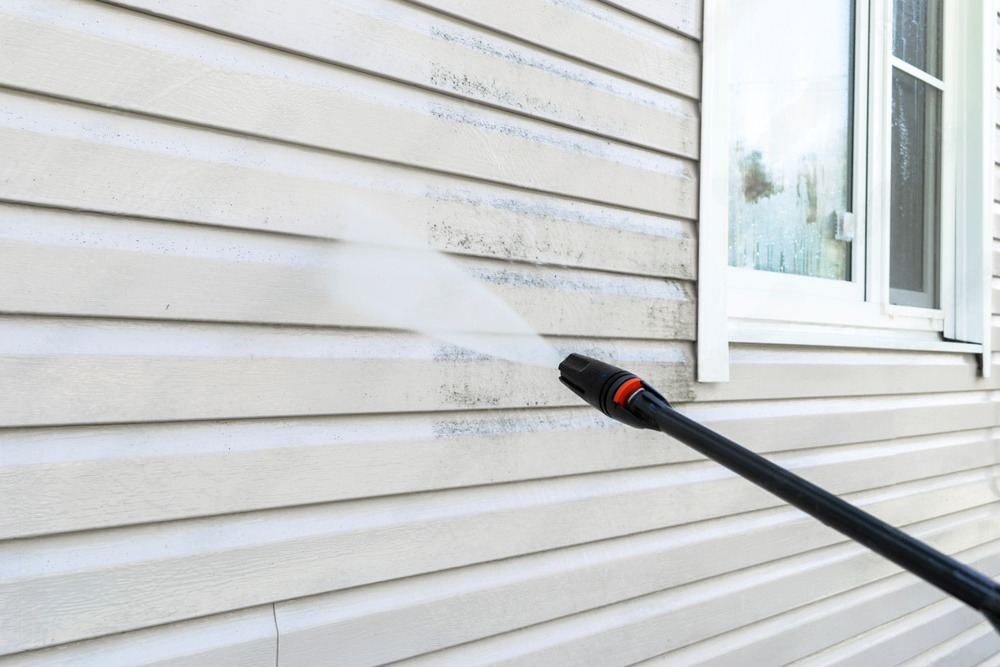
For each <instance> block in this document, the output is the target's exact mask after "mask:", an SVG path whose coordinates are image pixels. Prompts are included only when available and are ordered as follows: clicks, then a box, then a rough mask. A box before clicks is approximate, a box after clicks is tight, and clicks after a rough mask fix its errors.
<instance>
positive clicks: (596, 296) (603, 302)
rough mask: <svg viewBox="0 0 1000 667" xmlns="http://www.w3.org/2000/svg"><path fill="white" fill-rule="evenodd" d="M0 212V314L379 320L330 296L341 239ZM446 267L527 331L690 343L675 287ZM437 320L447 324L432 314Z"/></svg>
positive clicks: (682, 300) (482, 322) (592, 276)
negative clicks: (483, 290)
mask: <svg viewBox="0 0 1000 667" xmlns="http://www.w3.org/2000/svg"><path fill="white" fill-rule="evenodd" d="M5 213H6V214H8V215H3V214H5ZM0 216H3V217H2V218H0V284H3V285H5V286H6V287H7V289H6V290H4V292H3V293H0V311H5V312H12V313H32V314H47V315H55V314H61V315H76V316H105V317H124V318H146V319H178V320H205V321H207V320H213V321H232V322H258V323H275V324H300V325H301V324H308V325H326V326H344V327H377V326H381V325H384V324H386V322H385V321H384V320H382V319H380V316H379V313H378V312H374V311H358V310H356V309H354V308H352V307H351V304H350V303H345V302H344V300H343V298H342V297H338V291H337V290H336V289H335V282H336V280H338V279H341V278H342V276H339V275H338V274H336V273H334V269H335V266H334V265H336V264H337V263H339V262H342V261H350V260H349V255H350V254H351V253H352V252H354V251H355V248H354V247H353V246H351V245H350V244H348V245H346V246H342V245H330V244H323V243H320V242H317V241H316V240H314V239H310V240H307V239H296V238H283V237H279V236H276V235H273V234H255V233H249V232H235V231H224V230H218V229H210V228H203V229H195V228H192V227H190V226H189V225H181V224H166V223H155V222H151V221H145V220H123V219H121V218H105V217H98V216H82V215H69V214H66V213H64V212H60V211H42V210H32V209H29V208H17V207H5V206H3V205H0ZM390 252H391V251H389V250H385V251H384V253H385V255H386V259H387V260H393V259H395V260H399V261H403V262H407V261H409V262H410V264H414V263H416V266H417V267H420V268H427V265H426V258H427V256H426V254H424V252H423V251H417V253H416V254H415V255H413V254H412V253H407V252H405V251H396V253H394V254H390ZM408 257H410V258H411V259H409V260H408ZM421 262H423V263H421ZM95 266H99V267H101V270H100V271H95V270H94V267H95ZM455 266H456V267H457V268H458V269H459V275H461V273H463V272H464V273H465V274H466V275H468V276H470V278H474V279H476V280H478V281H479V282H480V283H482V284H483V285H485V286H486V287H487V289H488V290H489V291H490V292H492V293H493V294H494V295H496V296H497V297H498V298H499V299H500V300H501V301H503V302H504V303H506V304H509V305H510V306H511V307H512V309H513V310H514V311H515V312H516V313H517V314H518V315H520V316H521V317H523V318H524V320H525V321H526V322H527V323H528V324H529V325H530V327H531V328H532V329H533V330H535V331H538V332H540V333H544V334H561V335H576V336H595V337H602V336H605V337H618V338H627V337H632V338H652V339H686V340H692V339H693V338H694V301H693V295H692V294H691V291H690V289H689V288H688V286H687V285H685V284H684V283H678V282H667V281H663V280H654V279H652V278H634V277H626V276H621V275H615V274H607V273H594V272H582V271H571V270H560V269H550V268H543V267H536V266H532V265H527V264H523V265H513V264H509V263H503V264H500V263H498V262H495V261H484V260H471V259H463V260H456V262H455ZM359 270H364V269H359ZM388 274H389V276H390V279H393V278H394V279H396V280H397V281H398V282H400V284H398V285H395V288H396V289H398V290H401V291H405V290H406V288H407V285H406V283H405V282H404V281H403V280H402V276H400V275H398V274H392V272H391V271H390V272H388ZM384 275H385V271H384V270H383V271H376V269H375V268H372V269H370V273H368V274H364V273H362V274H361V275H360V276H359V278H358V279H359V280H362V281H367V280H372V281H374V280H378V279H380V278H382V277H383V276H384ZM470 282H471V280H470ZM442 287H445V286H442ZM341 289H342V288H341ZM362 289H363V288H362ZM427 296H428V295H427V294H425V293H424V292H418V293H416V294H414V298H421V297H423V298H426V297H427ZM475 312H476V311H475V306H474V305H472V304H470V305H469V306H468V307H465V308H463V309H461V311H460V313H461V314H462V315H463V316H464V317H462V318H460V320H461V321H457V322H455V326H456V327H463V326H464V327H472V328H475V327H477V326H480V327H482V330H485V331H497V330H499V331H505V330H507V331H509V327H508V328H507V329H504V328H500V329H497V328H495V327H496V326H500V327H503V325H504V323H503V322H501V323H499V324H498V323H497V322H496V318H495V317H493V316H492V314H491V312H490V311H489V309H488V308H484V309H483V311H482V312H481V315H480V317H479V319H478V321H475V322H469V321H468V319H469V317H468V315H470V314H472V313H475ZM439 325H440V326H441V327H442V328H447V324H446V320H445V319H443V318H442V320H441V321H440V322H439Z"/></svg>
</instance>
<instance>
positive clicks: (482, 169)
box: [0, 70, 697, 218]
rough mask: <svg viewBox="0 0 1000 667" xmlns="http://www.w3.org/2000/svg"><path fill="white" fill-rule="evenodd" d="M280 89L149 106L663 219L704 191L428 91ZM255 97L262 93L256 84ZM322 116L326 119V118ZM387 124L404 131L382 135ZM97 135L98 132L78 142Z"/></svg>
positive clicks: (33, 122)
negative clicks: (286, 105)
mask: <svg viewBox="0 0 1000 667" xmlns="http://www.w3.org/2000/svg"><path fill="white" fill-rule="evenodd" d="M197 74H198V73H197V70H193V71H192V72H189V73H188V74H187V75H186V76H187V77H188V78H194V79H197V78H199V77H198V76H197ZM241 80H242V78H241V77H233V79H232V80H230V81H228V83H226V84H224V85H228V86H230V87H236V90H241V89H240V88H239V87H238V86H239V84H240V82H241ZM278 81H283V79H278ZM220 85H223V84H216V85H213V86H212V88H211V89H212V90H217V89H218V88H217V86H220ZM275 85H276V86H277V90H274V91H273V92H271V93H270V94H269V95H263V94H261V93H257V94H256V95H247V97H248V99H246V100H241V99H231V98H232V96H231V95H229V93H228V92H226V94H225V95H224V96H222V97H220V98H219V99H218V100H216V101H215V105H214V106H209V107H202V106H201V103H200V95H199V96H194V99H192V100H185V99H184V97H185V96H184V95H183V94H181V93H180V92H178V93H177V94H174V95H169V96H165V97H156V96H152V97H151V98H150V99H151V100H152V102H150V103H149V104H154V105H155V104H157V103H158V102H157V100H162V104H173V103H174V102H173V101H175V100H176V101H177V103H178V104H185V105H187V106H190V107H191V111H190V115H189V116H184V119H185V120H190V119H191V117H196V118H197V119H198V120H199V121H200V122H202V123H206V124H212V125H222V126H223V127H226V128H229V129H233V130H240V131H247V132H251V133H254V134H256V133H255V132H254V130H255V129H259V128H253V127H247V125H249V124H251V123H253V122H255V121H258V120H259V121H260V122H264V123H268V124H270V125H273V126H277V127H276V129H273V130H272V131H268V132H267V135H268V136H269V137H271V138H274V137H276V138H279V139H281V140H282V141H288V142H293V143H305V144H307V145H315V146H317V147H319V148H323V149H329V150H334V151H338V152H343V153H349V154H356V155H363V156H366V157H371V158H377V159H380V160H385V161H389V162H393V163H399V164H404V165H408V166H413V167H419V168H425V169H431V170H436V171H439V172H444V173H452V174H458V175H462V176H467V177H472V178H476V179H482V180H486V181H494V182H499V183H506V184H510V185H514V186H518V187H522V188H529V189H535V190H541V191H544V192H552V193H556V194H561V195H567V196H571V197H576V198H580V199H596V200H598V201H604V202H606V203H609V204H616V205H620V206H626V207H631V208H635V209H640V210H646V211H652V212H656V213H665V214H668V215H679V216H681V217H685V218H693V217H694V216H695V211H696V198H697V197H696V194H697V184H696V179H695V168H694V163H692V162H691V161H689V160H684V159H678V158H673V157H669V156H665V155H661V154H658V153H653V152H651V151H648V150H644V149H639V148H632V147H629V146H626V145H624V144H618V143H612V142H608V141H605V140H602V139H597V138H592V137H588V136H585V135H582V134H580V133H578V132H573V131H570V130H565V129H562V128H557V127H553V126H546V125H543V124H540V123H538V122H535V121H531V120H526V119H521V118H518V117H516V116H513V115H511V114H506V113H503V112H499V111H493V110H490V109H486V108H484V107H482V106H480V105H475V104H473V103H471V102H460V101H450V100H445V99H440V100H436V99H431V98H430V96H428V95H427V94H426V93H420V92H418V91H414V90H412V89H410V88H409V87H406V86H402V85H400V84H394V83H387V82H383V81H380V80H378V79H375V78H372V77H368V78H366V80H364V81H363V82H357V83H355V84H354V85H348V84H345V85H344V87H343V88H342V89H341V90H339V91H337V92H335V93H331V95H329V96H327V97H324V98H322V99H304V100H302V99H298V98H299V97H300V96H298V95H295V94H294V93H291V92H289V91H283V90H281V86H280V85H278V84H275ZM181 90H184V89H181ZM226 90H227V91H228V89H226ZM246 90H247V91H248V92H249V91H251V90H254V88H253V87H252V86H249V85H248V86H247V88H246ZM311 90H312V89H311ZM204 94H205V93H203V94H202V95H204ZM270 95H274V96H279V97H280V96H288V97H289V98H290V99H292V100H296V103H295V105H294V108H293V109H290V110H287V111H286V110H282V109H274V108H272V106H271V104H270V103H268V104H265V105H264V106H263V107H261V108H257V109H255V108H254V107H253V100H258V101H259V100H261V99H262V98H263V99H266V100H268V101H270V100H271V99H272V97H270ZM258 103H259V102H258ZM0 104H2V105H3V107H5V108H4V115H3V116H0V119H2V118H6V119H10V120H11V121H13V122H15V123H16V122H17V121H21V122H20V123H18V125H15V127H17V128H18V129H20V130H31V129H35V127H37V126H38V125H44V124H46V123H48V124H49V125H58V124H64V125H65V124H68V123H73V122H80V121H82V120H83V119H84V117H83V116H82V115H81V114H80V112H79V107H76V106H72V105H59V104H51V103H46V102H41V101H39V100H34V99H31V98H26V97H22V96H19V95H15V94H10V93H5V94H3V95H2V96H0ZM43 105H44V108H43ZM317 110H322V114H320V115H319V116H317V115H316V114H317ZM50 115H51V116H52V117H51V118H49V117H48V116H50ZM25 116H27V118H25ZM33 116H38V117H37V118H32V117H33ZM118 118H119V116H117V115H110V116H108V120H106V121H105V124H106V125H110V126H112V132H114V131H120V129H124V128H120V127H119V125H120V124H119V123H118V120H117V119H118ZM384 127H392V128H394V130H395V131H393V132H385V131H383V130H381V129H380V128H384ZM52 129H54V128H52ZM52 129H50V128H48V127H46V128H44V129H43V128H39V129H36V130H35V131H43V132H46V133H49V132H52ZM53 133H56V134H58V132H53ZM93 134H94V132H93V130H91V132H86V131H85V132H80V133H78V134H77V136H88V135H91V136H92V135H93ZM98 136H99V135H98ZM144 139H146V140H147V141H148V139H149V138H148V137H144ZM311 142H315V143H311ZM92 168H93V167H92ZM63 192H64V193H68V192H69V191H68V190H63Z"/></svg>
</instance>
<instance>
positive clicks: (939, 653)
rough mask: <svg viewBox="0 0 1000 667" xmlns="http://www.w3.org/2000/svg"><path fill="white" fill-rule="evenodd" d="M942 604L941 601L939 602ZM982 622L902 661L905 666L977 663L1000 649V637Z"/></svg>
mask: <svg viewBox="0 0 1000 667" xmlns="http://www.w3.org/2000/svg"><path fill="white" fill-rule="evenodd" d="M939 604H940V603H939ZM979 620H980V622H979V623H978V624H976V625H974V626H973V627H971V628H969V629H968V630H966V631H965V632H962V633H959V634H958V635H955V636H954V637H952V638H951V639H949V640H948V641H945V642H941V643H940V644H939V645H938V646H936V647H934V648H932V649H930V650H928V651H925V652H924V653H923V654H922V655H919V656H917V657H915V658H912V659H910V660H907V661H906V662H904V663H902V665H904V667H918V665H928V664H931V665H975V664H979V662H980V661H982V660H985V659H987V658H989V657H990V656H992V655H995V654H996V653H997V652H998V651H1000V637H998V636H997V631H996V630H995V629H994V628H993V626H992V625H990V624H989V623H986V622H983V621H982V617H981V616H980V618H979Z"/></svg>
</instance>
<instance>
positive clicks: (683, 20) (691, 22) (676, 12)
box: [605, 0, 702, 37]
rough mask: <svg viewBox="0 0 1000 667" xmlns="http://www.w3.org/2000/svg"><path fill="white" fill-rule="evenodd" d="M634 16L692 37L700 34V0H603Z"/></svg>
mask: <svg viewBox="0 0 1000 667" xmlns="http://www.w3.org/2000/svg"><path fill="white" fill-rule="evenodd" d="M605 1H606V2H607V3H608V4H609V5H614V6H615V7H620V8H621V9H624V10H625V11H627V12H631V13H633V14H635V15H636V16H641V17H642V18H644V19H647V20H649V21H652V22H654V23H658V24H660V25H662V26H664V27H667V28H670V29H672V30H676V31H678V32H682V33H684V34H686V35H691V36H692V37H700V36H701V15H702V3H701V1H700V0H666V1H665V2H664V0H605Z"/></svg>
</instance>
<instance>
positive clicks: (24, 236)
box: [0, 0, 1000, 665]
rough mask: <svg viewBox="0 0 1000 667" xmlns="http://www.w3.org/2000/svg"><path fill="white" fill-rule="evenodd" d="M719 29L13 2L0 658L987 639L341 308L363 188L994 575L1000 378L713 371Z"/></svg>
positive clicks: (595, 18) (552, 3)
mask: <svg viewBox="0 0 1000 667" xmlns="http://www.w3.org/2000/svg"><path fill="white" fill-rule="evenodd" d="M701 9H702V8H701V5H700V3H699V2H698V1H697V0H684V1H681V2H670V3H662V2H655V1H652V0H627V1H626V0H616V1H615V2H607V3H600V2H597V1H596V0H570V1H566V0H510V1H508V2H505V3H502V4H501V3H483V2H477V1H475V0H421V1H419V2H416V1H414V2H402V1H396V0H336V1H330V2H325V3H319V2H314V1H312V0H286V1H285V2H283V3H273V2H267V1H265V0H244V1H243V2H239V3H237V2H228V1H219V2H208V1H204V0H175V1H174V2H170V3H166V2H158V1H157V0H116V1H114V2H96V1H90V0H5V2H4V3H3V4H2V6H0V86H2V88H0V146H3V147H4V153H5V155H6V156H7V157H8V159H6V160H4V161H3V163H2V164H0V211H2V215H0V285H3V286H4V287H3V288H2V289H0V313H2V315H0V378H4V379H3V380H0V427H2V428H0V488H2V489H3V497H4V498H5V504H6V505H7V507H6V511H5V512H3V513H0V538H2V540H3V541H0V571H2V572H3V573H4V580H3V582H2V583H0V590H2V591H3V592H2V594H0V598H2V600H3V605H2V606H0V608H2V609H3V610H4V611H2V612H0V654H3V655H4V656H5V657H0V664H3V663H5V662H8V661H9V662H13V663H26V664H46V663H50V664H63V663H66V662H69V661H72V660H84V661H86V660H91V661H93V660H96V659H97V657H98V656H100V661H101V663H102V664H137V663H151V662H152V663H155V662H157V661H160V662H171V663H172V664H175V663H178V662H180V663H184V664H224V663H229V664H241V665H242V664H246V665H251V664H258V663H259V664H275V663H277V664H282V665H298V664H310V663H321V664H322V663H330V662H334V661H343V662H349V663H358V664H375V663H384V662H390V661H394V660H401V659H407V658H411V659H414V661H415V662H418V663H419V662H427V663H437V662H442V661H450V662H452V663H454V664H463V665H467V664H477V663H484V662H504V661H511V662H517V663H519V664H520V663H528V664H545V665H553V664H584V663H592V664H626V663H634V662H639V661H645V660H650V661H653V662H666V663H668V664H669V663H676V664H692V663H695V662H698V661H704V662H709V663H712V662H714V663H716V664H755V663H761V662H764V663H773V662H779V661H784V662H790V661H794V660H798V659H804V658H810V657H811V659H812V660H813V661H815V662H817V663H822V662H835V661H837V660H840V659H847V658H856V659H859V660H864V659H868V658H876V661H875V663H870V664H881V663H883V662H885V661H886V659H887V657H888V658H892V659H894V660H895V661H899V660H903V659H908V658H917V657H919V656H920V655H921V654H925V652H928V651H934V652H936V653H935V655H940V656H941V657H942V658H948V659H953V660H957V659H961V660H962V661H964V662H970V663H971V662H974V661H976V660H982V659H987V658H990V656H994V655H995V654H997V653H998V652H1000V642H997V641H996V639H995V637H994V636H993V633H992V632H991V631H988V630H987V629H986V627H985V626H984V625H983V624H981V623H980V622H979V618H978V616H977V615H976V614H974V613H972V612H970V611H968V610H966V609H964V608H962V607H961V606H960V605H958V604H957V603H954V602H952V601H951V600H948V599H945V598H944V597H943V596H942V595H941V594H939V593H937V591H935V590H933V589H930V588H929V587H927V586H925V585H923V584H921V583H919V582H917V581H916V580H915V579H914V578H913V577H911V576H910V575H908V574H904V573H900V572H899V571H898V569H897V568H894V567H892V566H890V565H889V564H887V563H885V562H883V561H881V560H880V559H878V558H877V557H875V556H873V555H871V554H868V553H866V551H865V550H864V549H862V548H861V547H859V546H857V545H854V544H853V543H850V542H846V541H844V540H843V539H842V538H840V537H839V536H838V535H837V534H835V533H833V532H832V531H830V530H828V529H826V528H825V527H824V526H822V525H820V524H818V523H817V522H815V521H813V520H809V519H806V518H804V517H803V516H802V515H801V514H799V513H797V512H795V511H792V510H790V509H789V508H788V507H787V506H783V505H781V504H780V503H779V502H777V501H776V500H775V499H774V498H772V497H771V496H769V495H768V494H766V493H764V492H762V491H760V490H758V489H756V488H754V487H752V486H751V485H749V484H748V483H746V482H743V481H742V480H740V479H738V478H735V477H734V476H732V475H730V474H728V473H727V472H725V471H724V470H722V469H720V468H719V467H718V466H716V465H714V464H712V463H710V462H707V461H704V460H700V459H699V457H698V456H696V455H695V454H694V453H693V452H691V451H689V450H687V449H686V448H682V447H681V446H679V445H677V444H676V443H673V444H671V443H670V442H669V441H666V440H665V439H664V438H663V437H662V436H658V435H657V434H653V433H643V432H638V431H633V430H626V429H622V428H619V427H618V426H616V425H613V424H609V423H608V422H606V421H605V420H603V419H602V418H600V416H599V415H598V414H597V413H595V412H594V411H593V410H592V409H590V408H587V407H581V406H580V405H579V402H578V401H577V400H576V398H575V397H574V396H573V395H572V394H570V393H569V392H567V391H565V389H564V388H562V387H561V386H560V385H559V384H558V383H557V382H556V381H555V373H554V371H553V370H551V369H540V368H533V367H528V366H523V365H518V364H513V363H509V362H503V361H496V360H487V359H483V358H481V357H479V356H476V355H472V354H466V353H462V352H461V351H458V350H456V349H454V348H452V347H449V346H447V345H444V344H440V343H436V342H434V341H431V340H428V339H425V338H422V337H420V336H418V335H416V334H410V333H405V332H399V331H393V330H388V329H384V328H380V325H379V324H378V323H377V322H375V321H372V320H368V319H365V316H363V315H358V314H348V313H345V312H344V311H343V310H342V309H340V308H339V307H338V306H337V304H336V303H334V302H333V301H332V300H331V299H330V298H329V297H328V296H327V295H326V293H325V292H324V291H323V290H322V289H320V287H321V285H322V280H323V275H324V274H323V271H322V268H321V267H317V266H316V265H315V263H314V262H311V261H309V258H310V257H312V256H314V253H315V252H316V251H317V249H319V248H322V247H324V244H326V243H327V242H328V240H329V239H336V238H337V237H338V233H339V230H340V229H341V227H340V224H341V221H339V219H338V217H337V215H335V214H333V213H331V211H336V210H338V209H339V208H342V203H343V202H344V201H351V202H358V203H360V204H361V205H363V206H364V207H365V208H366V209H370V210H371V211H374V212H375V214H377V215H383V216H386V217H389V218H392V219H393V220H398V221H399V222H401V223H404V224H406V225H407V226H409V227H411V228H412V229H413V230H414V231H415V232H416V233H418V234H419V235H421V236H422V237H424V238H425V239H427V241H428V242H429V243H430V244H431V245H432V246H434V247H435V248H437V249H439V250H443V251H446V252H448V253H450V254H451V255H453V256H454V257H455V258H456V261H457V262H459V263H460V265H461V266H462V267H463V268H464V269H466V270H467V271H468V272H469V273H471V274H473V275H476V276H478V277H479V278H480V279H481V280H482V281H483V283H484V284H485V285H486V286H487V287H488V288H489V289H490V290H492V291H494V292H495V293H496V294H497V295H498V296H500V298H502V299H504V300H505V301H507V302H509V303H511V304H512V305H513V306H514V307H515V309H516V310H517V311H518V312H519V313H520V314H521V315H523V316H524V317H525V319H526V320H528V322H529V323H530V324H531V325H532V326H533V327H534V328H536V329H537V330H538V331H539V332H540V333H542V334H543V335H545V336H546V337H547V338H548V339H549V340H551V341H552V342H553V343H554V344H555V345H556V346H557V347H559V349H560V350H561V351H563V352H570V351H579V352H583V353H587V354H593V355H595V356H601V357H604V358H607V359H609V360H611V361H614V362H618V363H620V364H621V365H623V366H626V367H628V368H630V369H632V370H635V371H636V372H638V373H640V374H642V375H643V376H644V377H646V378H647V379H649V380H650V381H651V382H652V383H654V384H655V385H657V386H658V387H659V388H661V389H663V390H664V391H665V393H667V394H668V397H669V398H670V399H672V400H673V401H675V402H676V403H677V404H678V405H679V406H680V407H681V408H682V409H683V410H684V411H685V412H687V413H688V414H690V415H691V416H693V417H695V418H696V419H699V420H702V421H704V422H705V423H707V424H708V425H709V426H712V427H714V428H717V429H718V430H720V431H722V432H723V433H726V434H728V435H730V436H732V437H734V438H735V439H737V440H739V441H741V442H743V443H745V444H747V445H748V446H750V447H752V448H754V449H755V450H757V451H761V452H764V453H766V454H768V455H769V456H771V457H773V458H774V459H775V460H777V461H779V462H781V463H783V464H786V465H789V466H791V467H793V468H795V469H796V470H798V471H799V472H801V473H802V474H803V475H804V476H806V477H808V478H809V479H811V480H814V481H816V482H818V483H820V484H821V485H823V486H826V487H827V488H829V489H830V490H832V491H834V492H836V493H840V494H845V495H846V496H847V497H848V498H849V499H851V500H853V501H855V502H857V503H859V504H860V505H862V506H863V507H865V508H867V509H870V510H871V511H873V512H875V513H876V514H878V515H879V516H881V517H883V518H885V519H886V520H888V521H890V522H892V523H894V524H897V525H905V526H907V528H908V530H911V531H912V532H913V533H914V534H916V535H918V536H920V537H922V538H924V539H927V540H928V541H929V542H931V543H933V544H935V545H937V546H939V547H940V548H942V549H943V550H945V551H948V552H950V553H956V554H958V555H959V557H960V558H962V559H963V560H965V561H967V562H969V563H971V564H973V565H975V566H977V567H979V568H981V569H983V570H984V571H986V572H988V573H990V574H998V573H1000V543H998V542H997V538H998V537H1000V528H998V525H997V520H996V510H995V505H994V503H995V501H996V498H997V491H996V486H995V482H994V481H993V477H992V474H991V472H992V468H991V466H993V465H994V464H995V463H996V462H997V452H998V449H997V445H996V439H995V438H996V429H995V426H994V425H995V424H996V423H997V416H998V414H997V397H998V393H997V389H998V387H997V383H998V382H1000V380H998V379H997V378H998V376H1000V373H997V372H994V373H993V376H992V378H991V379H986V380H983V379H979V378H978V377H977V372H976V367H975V361H974V360H973V359H972V357H971V356H969V355H958V354H934V353H913V352H887V351H864V350H838V349H832V348H815V349H809V348H801V347H781V346H771V347H766V346H746V345H740V346H734V348H733V352H732V375H733V380H732V382H730V383H726V384H718V385H704V384H701V385H699V384H697V383H695V382H694V373H693V361H692V359H693V357H694V345H695V341H694V337H695V336H694V331H695V329H694V312H695V309H694V300H695V294H696V282H695V278H696V267H695V250H696V238H697V229H696V227H697V225H696V220H697V210H696V204H695V202H696V201H697V196H698V182H697V174H698V157H699V154H698V136H699V126H698V104H697V101H698V98H699V94H700V92H699V91H700V81H699V79H700V73H699V62H700V44H699V39H700V29H701V13H702V12H701ZM552 25H559V26H562V29H560V30H552V29H548V28H544V26H552ZM358 35H363V36H364V38H363V39H362V38H359V37H358ZM998 160H1000V152H998ZM998 180H1000V171H998ZM998 191H1000V190H998ZM998 224H1000V223H998ZM998 312H1000V311H998ZM997 325H998V326H1000V321H998V322H997ZM994 340H995V341H997V340H1000V336H998V337H996V338H995V339H994ZM995 345H996V343H995ZM526 406H528V407H526ZM927 655H930V654H929V653H928V654H927Z"/></svg>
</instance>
